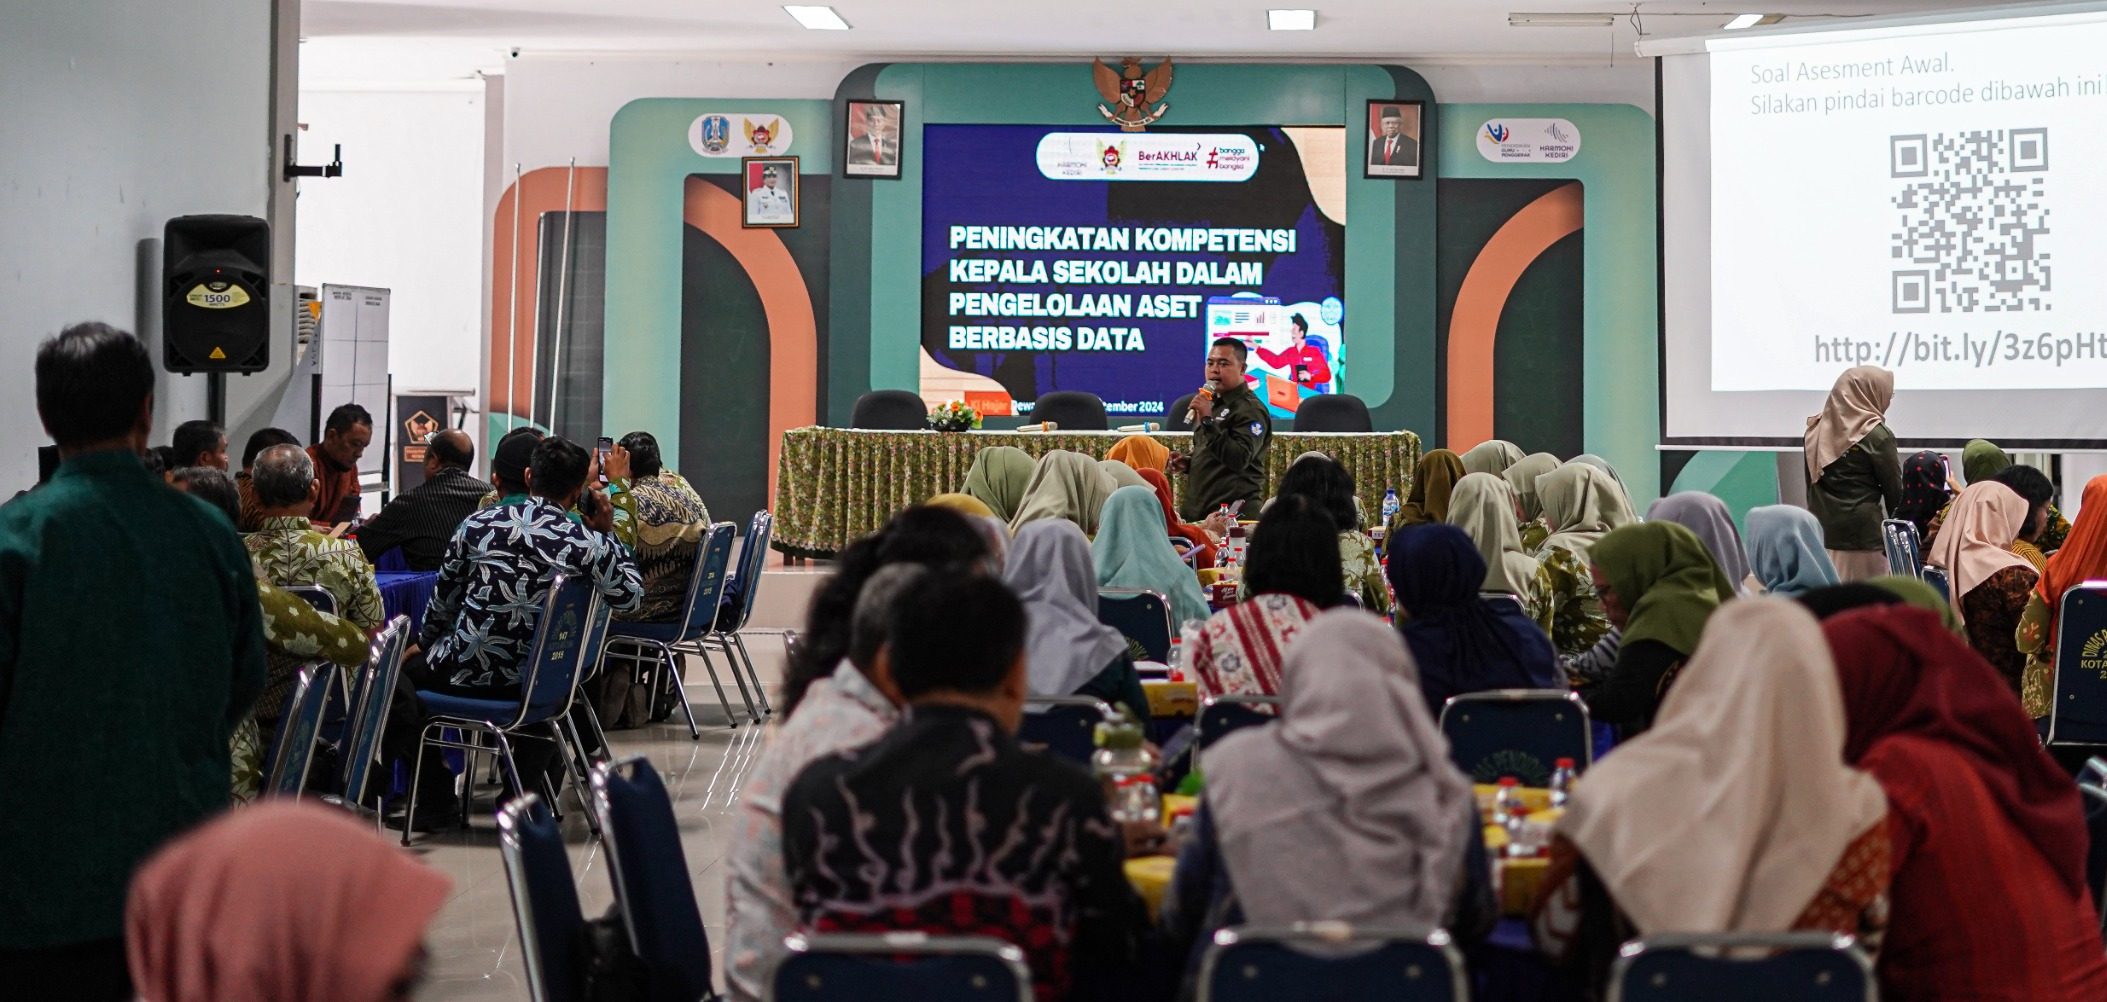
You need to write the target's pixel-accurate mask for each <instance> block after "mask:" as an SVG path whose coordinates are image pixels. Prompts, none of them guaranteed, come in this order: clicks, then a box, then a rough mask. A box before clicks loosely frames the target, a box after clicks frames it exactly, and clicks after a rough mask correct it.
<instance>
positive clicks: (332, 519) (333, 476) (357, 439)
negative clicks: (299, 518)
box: [307, 404, 373, 525]
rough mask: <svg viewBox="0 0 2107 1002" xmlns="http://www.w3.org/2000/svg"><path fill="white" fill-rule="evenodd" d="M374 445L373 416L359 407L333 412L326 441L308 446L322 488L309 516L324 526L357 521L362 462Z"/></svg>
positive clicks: (326, 426) (325, 427)
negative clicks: (359, 478) (359, 463)
mask: <svg viewBox="0 0 2107 1002" xmlns="http://www.w3.org/2000/svg"><path fill="white" fill-rule="evenodd" d="M372 443H373V415H372V414H369V413H367V412H366V409H365V408H364V407H360V406H359V405H357V404H344V405H342V406H340V407H338V408H337V409H336V410H333V411H330V412H329V420H328V421H327V422H325V423H323V425H322V440H321V441H320V442H316V443H315V444H313V445H310V446H308V447H307V456H308V458H309V459H311V460H313V461H314V464H315V476H316V477H318V478H319V479H320V480H321V488H320V489H319V490H318V491H317V492H316V494H315V507H314V510H313V511H311V512H310V513H309V517H310V518H312V519H314V520H315V521H317V522H320V523H322V524H323V525H336V524H338V523H340V522H350V521H355V520H356V519H357V518H358V512H359V484H358V461H359V457H361V456H364V455H365V454H366V446H368V445H371V444H372Z"/></svg>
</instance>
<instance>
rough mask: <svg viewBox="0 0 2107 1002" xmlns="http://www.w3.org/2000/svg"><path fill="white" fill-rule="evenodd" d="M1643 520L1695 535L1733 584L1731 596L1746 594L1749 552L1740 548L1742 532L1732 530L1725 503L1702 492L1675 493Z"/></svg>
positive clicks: (1654, 506)
mask: <svg viewBox="0 0 2107 1002" xmlns="http://www.w3.org/2000/svg"><path fill="white" fill-rule="evenodd" d="M1646 520H1647V521H1648V522H1658V521H1662V520H1666V521H1670V522H1674V523H1675V524H1677V525H1680V526H1682V527H1683V528H1685V529H1688V530H1690V531H1691V532H1693V533H1695V534H1696V535H1697V538H1698V540H1699V541H1701V542H1703V543H1704V544H1705V549H1706V550H1708V551H1710V552H1711V554H1712V559H1713V560H1714V561H1716V562H1717V563H1718V564H1719V569H1720V570H1721V571H1722V572H1724V573H1725V574H1726V576H1727V580H1728V581H1732V582H1733V583H1734V593H1735V594H1737V595H1746V594H1748V585H1747V581H1748V576H1749V559H1748V552H1747V550H1745V549H1744V548H1743V547H1742V545H1741V530H1739V529H1736V528H1735V527H1734V513H1733V512H1731V511H1728V510H1727V503H1726V502H1724V501H1721V500H1720V499H1718V498H1716V497H1713V496H1712V495H1710V494H1707V493H1705V492H1703V491H1678V492H1676V493H1674V494H1670V495H1668V496H1667V497H1664V498H1662V499H1660V500H1659V501H1655V502H1654V503H1653V507H1651V508H1648V509H1646Z"/></svg>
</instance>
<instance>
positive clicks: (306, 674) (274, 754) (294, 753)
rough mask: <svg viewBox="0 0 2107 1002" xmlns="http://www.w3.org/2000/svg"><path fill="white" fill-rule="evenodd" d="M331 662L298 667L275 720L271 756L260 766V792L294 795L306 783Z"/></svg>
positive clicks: (331, 668)
mask: <svg viewBox="0 0 2107 1002" xmlns="http://www.w3.org/2000/svg"><path fill="white" fill-rule="evenodd" d="M335 670H336V669H335V668H334V666H331V665H326V664H312V665H309V666H307V667H305V668H302V669H300V681H299V682H298V683H296V684H295V685H294V687H293V697H292V699H290V700H288V701H287V702H286V704H285V705H286V711H285V716H284V717H282V718H280V719H279V721H278V736H277V738H276V739H275V740H273V741H272V742H271V757H270V760H269V762H268V763H267V764H266V765H265V766H264V770H263V789H262V791H261V793H260V796H265V797H297V796H299V795H300V791H301V790H302V789H305V788H306V786H307V770H308V766H310V765H311V764H313V762H314V760H315V742H316V741H317V740H319V739H320V737H321V730H322V709H323V707H325V706H327V705H328V704H329V690H330V682H329V676H328V674H326V673H327V672H332V671H335Z"/></svg>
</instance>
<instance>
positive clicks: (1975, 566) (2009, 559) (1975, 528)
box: [1927, 480, 2034, 622]
mask: <svg viewBox="0 0 2107 1002" xmlns="http://www.w3.org/2000/svg"><path fill="white" fill-rule="evenodd" d="M2026 521H2027V502H2026V499H2025V498H2023V497H2020V496H2019V495H2018V494H2017V493H2015V492H2014V491H2013V490H2012V488H2010V487H2006V486H2005V485H2003V484H2001V483H1998V482H1997V481H1995V480H1985V481H1983V482H1982V483H1979V484H1969V485H1968V486H1967V487H1966V488H1965V489H1963V490H1962V491H1961V494H1960V496H1959V497H1956V498H1954V499H1953V507H1952V508H1950V509H1948V510H1947V512H1946V521H1945V522H1944V523H1942V524H1941V527H1940V529H1939V535H1938V536H1937V538H1935V539H1933V540H1932V541H1931V553H1930V554H1928V555H1927V561H1928V562H1929V563H1930V564H1931V565H1932V566H1933V567H1940V568H1944V569H1945V571H1946V573H1947V574H1949V575H1951V576H1952V577H1953V614H1954V615H1955V616H1958V617H1961V618H1962V621H1963V622H1966V617H1967V613H1966V612H1964V611H1963V609H1962V603H1961V597H1962V596H1964V595H1966V594H1968V593H1969V592H1971V591H1974V590H1975V586H1976V585H1979V584H1982V583H1983V582H1985V581H1988V580H1990V576H1991V575H1993V574H1996V573H1997V572H1998V571H2001V570H2004V569H2005V568H2007V567H2024V568H2027V569H2028V570H2032V569H2033V567H2034V565H2033V564H2030V563H2027V558H2025V557H2022V556H2020V555H2019V554H2017V553H2013V552H2012V541H2013V540H2015V539H2018V538H2019V530H2020V529H2022V528H2025V526H2026Z"/></svg>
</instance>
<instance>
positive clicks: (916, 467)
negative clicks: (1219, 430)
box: [774, 427, 1419, 557]
mask: <svg viewBox="0 0 2107 1002" xmlns="http://www.w3.org/2000/svg"><path fill="white" fill-rule="evenodd" d="M1123 437H1125V435H1124V433H1121V432H1112V431H1098V432H1090V431H1075V432H1070V431H1062V432H1053V433H1050V434H1032V433H1021V432H1013V431H968V432H939V431H864V430H860V429H849V428H818V427H813V428H796V429H793V430H791V431H787V432H784V433H783V451H782V466H781V468H780V469H779V471H778V476H777V479H776V507H775V543H774V545H775V548H776V549H778V550H781V551H783V552H784V553H787V554H791V555H794V556H807V557H827V556H832V555H833V554H835V553H837V552H840V550H841V549H842V548H843V547H845V546H847V545H848V544H849V542H850V541H852V540H854V539H857V538H858V537H861V536H864V535H867V534H869V533H870V532H872V531H874V530H876V529H877V528H878V527H879V526H881V525H883V524H884V523H885V520H886V519H888V518H890V517H892V514H893V513H894V512H896V511H899V510H900V509H901V508H904V507H907V506H908V505H911V504H915V503H917V502H921V501H926V500H928V499H929V498H930V497H931V496H933V495H937V494H941V493H944V492H946V491H955V490H958V489H959V486H960V485H961V484H963V483H964V482H965V479H966V470H967V468H968V467H970V466H972V465H973V456H974V454H975V453H977V452H979V451H980V450H981V449H984V448H987V447H989V446H995V445H1014V446H1016V447H1017V448H1020V449H1023V450H1024V451H1026V452H1029V453H1031V454H1032V455H1034V456H1038V455H1043V454H1044V453H1047V452H1050V451H1053V450H1055V449H1067V450H1071V451H1074V452H1082V453H1087V454H1089V455H1091V456H1100V457H1101V456H1103V455H1104V454H1105V450H1107V449H1110V448H1111V447H1112V444H1113V443H1114V442H1117V441H1119V440H1120V439H1121V438H1123ZM1149 437H1150V438H1153V439H1155V440H1156V441H1158V442H1161V443H1163V444H1164V445H1166V446H1168V447H1170V449H1171V451H1173V452H1180V453H1183V452H1190V451H1191V450H1192V435H1191V433H1189V432H1156V433H1154V434H1151V435H1150V436H1149ZM1305 452H1321V453H1325V454H1326V455H1329V456H1331V457H1332V458H1334V459H1337V460H1338V461H1339V462H1340V463H1342V464H1344V465H1345V467H1346V469H1347V470H1349V471H1350V472H1352V473H1353V477H1354V486H1355V488H1356V489H1357V491H1358V493H1359V494H1360V498H1361V507H1362V510H1364V511H1368V512H1375V511H1380V510H1381V508H1382V501H1383V491H1384V490H1385V489H1386V488H1390V487H1395V488H1397V490H1398V494H1399V495H1400V496H1403V495H1404V494H1405V493H1407V492H1408V491H1409V490H1410V488H1411V484H1412V469H1413V467H1414V466H1415V465H1417V464H1418V462H1419V436H1418V435H1416V434H1413V433H1412V432H1409V431H1388V432H1373V433H1368V434H1323V433H1309V434H1304V433H1297V432H1282V433H1278V434H1275V435H1274V436H1273V445H1272V449H1271V451H1270V452H1268V453H1267V455H1266V490H1267V493H1268V494H1270V493H1271V492H1272V488H1273V485H1275V484H1278V483H1279V482H1280V474H1281V471H1283V470H1285V469H1287V467H1288V464H1289V463H1290V462H1293V461H1294V459H1295V457H1296V456H1299V455H1302V454H1303V453H1305ZM1171 479H1172V482H1173V487H1174V489H1176V490H1178V491H1179V492H1180V493H1181V499H1182V492H1183V490H1184V483H1183V481H1184V478H1183V477H1173V478H1171Z"/></svg>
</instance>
